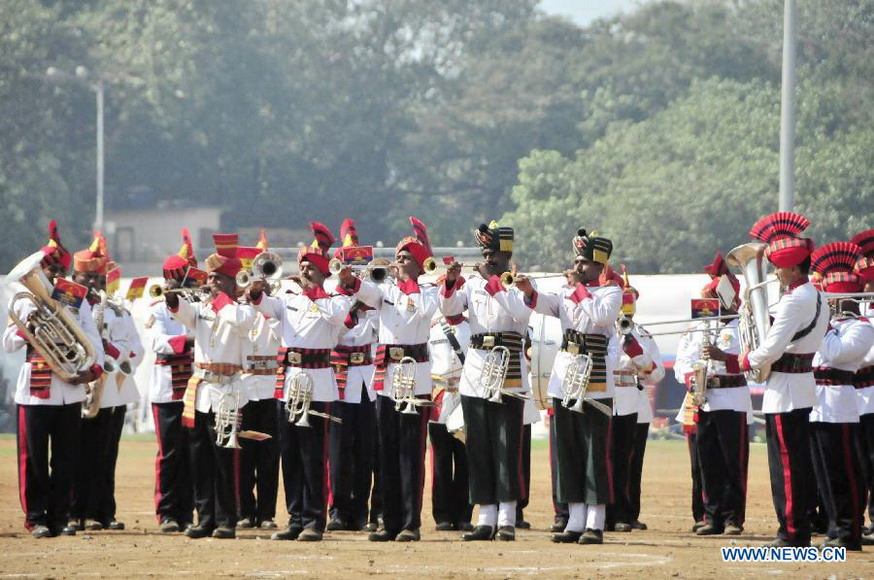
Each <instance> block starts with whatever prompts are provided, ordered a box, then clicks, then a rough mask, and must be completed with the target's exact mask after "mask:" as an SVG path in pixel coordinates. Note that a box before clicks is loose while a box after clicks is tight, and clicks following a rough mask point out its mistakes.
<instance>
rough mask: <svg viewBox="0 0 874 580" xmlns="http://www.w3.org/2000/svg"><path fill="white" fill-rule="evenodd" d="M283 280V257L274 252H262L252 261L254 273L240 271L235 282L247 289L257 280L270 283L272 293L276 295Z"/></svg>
mask: <svg viewBox="0 0 874 580" xmlns="http://www.w3.org/2000/svg"><path fill="white" fill-rule="evenodd" d="M281 278H282V257H281V256H280V255H279V254H276V253H274V252H261V253H260V254H258V255H257V256H255V259H254V260H252V272H251V273H249V272H247V271H246V270H240V271H239V272H238V273H237V276H236V277H235V279H234V281H235V282H236V283H237V286H240V287H241V288H246V287H247V286H250V285H251V284H252V282H254V281H256V280H263V281H265V282H269V283H270V288H271V293H274V294H275V291H276V289H277V288H278V285H279V283H280V282H279V280H280V279H281Z"/></svg>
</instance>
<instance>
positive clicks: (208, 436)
mask: <svg viewBox="0 0 874 580" xmlns="http://www.w3.org/2000/svg"><path fill="white" fill-rule="evenodd" d="M190 435H191V439H190V447H191V465H192V472H193V473H194V507H195V510H196V511H197V524H198V525H199V526H201V527H203V528H206V529H207V530H212V529H215V528H216V527H219V526H222V527H229V528H233V527H235V526H236V525H237V509H238V506H237V487H238V478H237V474H238V472H239V465H240V463H239V462H240V453H239V451H240V450H239V449H232V448H225V447H219V446H218V445H216V442H215V440H216V432H215V413H214V412H209V413H201V412H200V411H197V412H196V413H195V417H194V430H193V432H192V433H190Z"/></svg>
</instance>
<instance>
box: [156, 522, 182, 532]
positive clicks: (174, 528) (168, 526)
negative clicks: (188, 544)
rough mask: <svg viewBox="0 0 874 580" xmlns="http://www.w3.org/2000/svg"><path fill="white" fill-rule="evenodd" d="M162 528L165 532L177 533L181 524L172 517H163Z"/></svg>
mask: <svg viewBox="0 0 874 580" xmlns="http://www.w3.org/2000/svg"><path fill="white" fill-rule="evenodd" d="M160 529H161V533H163V534H175V533H176V532H178V531H179V524H178V523H176V520H174V519H172V518H163V519H162V520H161V528H160Z"/></svg>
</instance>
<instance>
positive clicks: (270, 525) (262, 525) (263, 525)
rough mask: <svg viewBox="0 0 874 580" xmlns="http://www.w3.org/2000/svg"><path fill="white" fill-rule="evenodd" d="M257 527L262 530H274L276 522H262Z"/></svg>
mask: <svg viewBox="0 0 874 580" xmlns="http://www.w3.org/2000/svg"><path fill="white" fill-rule="evenodd" d="M258 527H259V528H261V529H262V530H275V529H276V527H277V526H276V522H274V521H273V520H264V521H263V522H261V523H260V524H259V525H258Z"/></svg>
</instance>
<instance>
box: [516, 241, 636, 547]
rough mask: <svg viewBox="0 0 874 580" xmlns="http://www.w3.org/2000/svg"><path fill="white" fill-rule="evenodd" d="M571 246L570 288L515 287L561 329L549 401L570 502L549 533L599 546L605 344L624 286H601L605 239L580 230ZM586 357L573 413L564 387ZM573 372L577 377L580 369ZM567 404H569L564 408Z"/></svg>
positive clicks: (606, 428) (607, 491)
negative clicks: (562, 522)
mask: <svg viewBox="0 0 874 580" xmlns="http://www.w3.org/2000/svg"><path fill="white" fill-rule="evenodd" d="M573 249H574V252H575V254H576V258H575V260H574V269H573V270H572V271H571V272H570V273H569V276H568V277H569V282H571V283H569V284H568V285H567V286H565V287H564V288H562V290H561V291H560V292H559V293H556V294H547V293H542V294H541V293H537V292H535V291H534V289H533V287H532V286H531V284H530V282H529V281H528V280H527V279H525V278H524V277H523V278H521V279H520V280H519V281H518V282H517V285H518V287H519V288H520V289H521V290H522V291H523V292H524V293H525V294H526V296H527V297H528V300H529V302H530V303H531V305H532V307H533V308H534V309H535V310H536V311H537V312H541V313H543V314H548V315H550V316H556V317H558V318H559V320H560V321H561V325H562V329H563V331H564V339H563V341H562V347H561V350H560V351H559V353H558V354H557V355H556V358H555V364H554V365H553V367H552V376H551V377H550V379H549V396H550V397H552V405H553V409H554V410H555V416H554V417H553V420H554V421H555V429H556V447H557V449H556V456H557V459H558V489H557V494H558V500H559V501H560V502H566V503H568V504H569V506H568V507H569V518H568V523H567V526H566V527H565V530H564V532H559V533H556V534H554V535H553V536H552V541H554V542H558V543H574V542H579V543H582V544H601V543H603V541H604V539H603V538H604V534H603V531H604V520H605V511H606V504H608V503H610V501H611V499H612V498H611V495H612V490H611V485H610V480H609V473H610V466H609V441H608V439H609V432H610V419H611V415H612V405H613V397H614V394H615V388H614V377H613V368H614V365H615V357H617V356H618V352H617V351H616V349H615V347H614V348H613V349H611V350H612V352H608V345H609V344H610V342H611V341H610V338H611V337H613V336H615V335H616V319H617V318H618V316H619V310H620V308H621V307H622V289H621V288H620V286H619V284H618V283H617V282H616V281H615V280H614V279H609V280H605V281H604V282H603V283H602V281H601V279H600V278H601V275H602V273H603V271H604V268H605V265H606V263H607V261H608V260H609V259H610V253H611V252H612V251H613V243H612V242H611V241H610V240H608V239H607V238H602V237H595V236H590V235H588V233H587V232H586V230H584V229H580V230H578V231H577V236H576V237H575V238H574V239H573ZM613 343H614V345H615V344H618V340H616V341H613ZM583 354H588V355H589V356H590V357H591V360H592V364H591V373H590V374H589V378H588V383H587V386H586V389H585V392H584V393H583V395H582V398H583V402H582V411H583V412H578V411H575V410H572V409H571V408H570V407H572V406H573V405H574V404H575V403H578V402H579V401H577V398H578V397H577V396H575V395H577V393H571V395H570V396H566V393H565V387H566V382H568V381H566V379H567V375H568V371H569V369H571V370H572V369H573V366H577V364H579V362H580V360H581V357H579V356H578V355H583ZM575 363H577V364H575ZM577 368H579V369H580V371H581V372H582V368H583V367H582V365H581V364H580V365H579V366H578V367H577ZM566 399H567V403H568V406H565V405H564V404H563V402H564V401H565V400H566Z"/></svg>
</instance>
